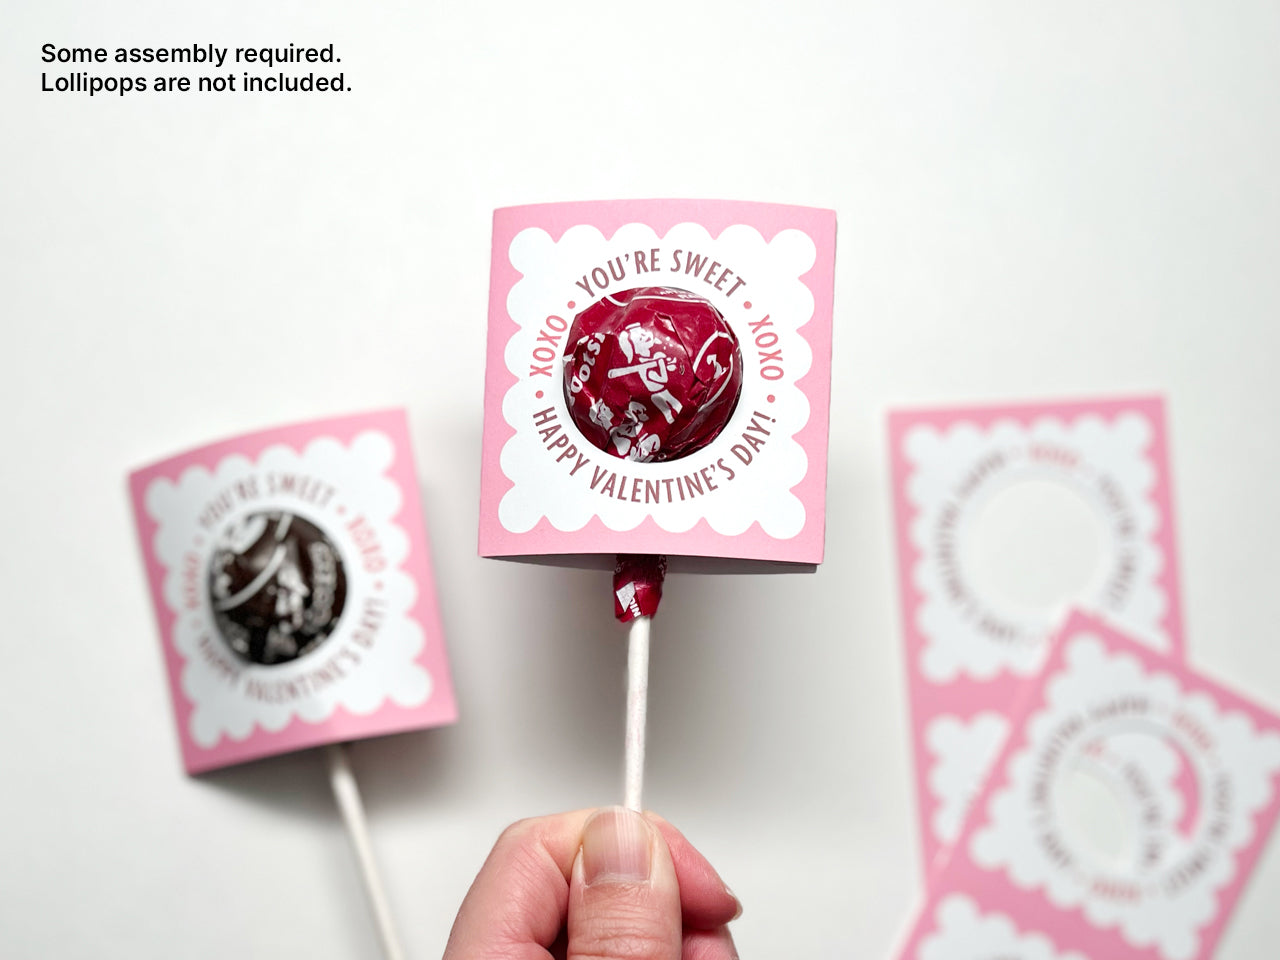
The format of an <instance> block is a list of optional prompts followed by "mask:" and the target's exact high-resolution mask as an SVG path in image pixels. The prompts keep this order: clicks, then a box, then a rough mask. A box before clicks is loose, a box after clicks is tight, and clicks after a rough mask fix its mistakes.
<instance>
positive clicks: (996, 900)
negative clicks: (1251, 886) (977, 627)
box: [901, 613, 1280, 960]
mask: <svg viewBox="0 0 1280 960" xmlns="http://www.w3.org/2000/svg"><path fill="white" fill-rule="evenodd" d="M1013 731H1014V732H1013V734H1012V735H1011V736H1010V737H1009V738H1008V740H1007V742H1006V743H1005V746H1004V747H1003V749H1002V750H1001V752H1000V754H999V756H998V757H997V759H996V762H995V764H994V770H993V774H992V776H991V777H990V779H989V780H988V781H987V784H986V786H985V787H984V788H983V790H982V791H981V793H980V794H979V796H978V798H977V800H976V801H975V802H974V804H973V808H972V810H971V811H970V815H969V818H968V819H967V820H966V822H965V825H964V828H963V830H962V832H961V834H960V837H959V839H958V841H957V842H956V844H955V846H954V848H953V849H952V850H951V851H949V852H948V853H947V854H946V855H945V861H946V862H945V865H944V867H943V869H942V870H941V872H940V873H939V874H938V875H937V876H936V877H935V878H934V880H933V882H932V884H931V889H930V893H929V898H928V901H927V903H926V904H925V906H924V908H923V910H922V911H921V913H920V915H919V917H918V918H917V920H916V922H915V925H914V927H913V929H912V931H911V933H910V936H909V939H908V941H907V945H906V948H905V949H904V951H903V952H902V954H901V956H902V958H903V960H987V958H991V957H1001V958H1003V957H1009V958H1011V960H1113V958H1117V957H1126V958H1133V960H1207V958H1209V957H1211V956H1213V951H1214V945H1215V944H1216V943H1217V941H1218V939H1219V937H1220V936H1221V935H1222V931H1223V928H1224V926H1225V924H1226V922H1227V919H1228V917H1229V916H1230V914H1231V912H1232V910H1233V909H1234V906H1235V903H1236V900H1237V899H1238V898H1239V895H1240V892H1241V890H1242V888H1243V886H1244V884H1245V882H1246V881H1247V879H1248V877H1249V875H1250V873H1251V872H1252V870H1253V867H1254V864H1255V862H1256V860H1257V858H1258V856H1259V854H1260V853H1261V851H1262V848H1263V845H1264V844H1265V842H1266V839H1267V837H1268V835H1269V833H1270V832H1271V830H1272V829H1273V827H1274V825H1275V821H1276V815H1277V812H1278V811H1280V716H1276V715H1275V714H1273V713H1271V712H1268V711H1266V710H1263V709H1261V708H1259V707H1257V706H1255V705H1254V704H1252V703H1249V702H1248V701H1246V700H1244V699H1243V698H1241V697H1239V696H1237V695H1235V694H1233V693H1231V692H1229V691H1227V690H1225V689H1223V688H1222V687H1220V686H1218V685H1217V684H1215V683H1212V682H1211V681H1209V680H1206V679H1204V678H1203V677H1201V676H1199V675H1197V674H1195V673H1193V672H1192V671H1191V670H1189V669H1187V668H1186V667H1185V666H1183V665H1182V664H1181V663H1180V662H1178V661H1177V660H1175V659H1173V658H1171V657H1168V656H1163V655H1161V654H1158V653H1155V652H1153V651H1152V650H1151V649H1150V647H1149V646H1146V645H1144V644H1143V643H1139V642H1135V641H1134V640H1133V639H1131V638H1129V637H1126V636H1123V635H1122V634H1121V633H1120V632H1118V631H1117V630H1115V629H1114V628H1112V627H1110V626H1108V625H1106V624H1105V623H1103V622H1102V621H1101V620H1099V619H1096V618H1093V617H1090V616H1087V615H1085V614H1082V613H1075V614H1073V615H1072V616H1071V617H1070V618H1069V619H1068V621H1067V623H1066V625H1065V626H1064V628H1063V630H1062V633H1061V636H1060V637H1059V639H1058V640H1057V641H1056V642H1055V643H1054V646H1053V652H1052V655H1051V658H1050V660H1049V662H1048V664H1047V665H1046V667H1045V670H1044V673H1043V674H1042V675H1041V677H1040V678H1039V680H1037V681H1035V682H1034V683H1033V684H1032V685H1031V686H1030V688H1029V690H1028V695H1027V696H1026V697H1025V698H1024V699H1023V700H1022V702H1021V706H1020V708H1019V710H1018V711H1017V712H1016V714H1015V715H1014V717H1013Z"/></svg>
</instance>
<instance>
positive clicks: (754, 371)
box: [480, 200, 835, 564]
mask: <svg viewBox="0 0 1280 960" xmlns="http://www.w3.org/2000/svg"><path fill="white" fill-rule="evenodd" d="M834 256H835V214H834V213H833V212H832V211H830V210H816V209H811V208H807V207H791V206H779V205H775V204H761V203H729V202H719V201H679V200H652V201H613V202H599V203H561V204H545V205H538V206H526V207H511V208H507V209H503V210H498V211H497V212H496V213H495V214H494V227H493V263H492V275H491V286H490V293H489V351H488V361H487V371H486V380H485V421H484V456H483V465H482V471H481V494H480V553H481V554H482V555H483V556H491V557H502V556H534V555H581V554H609V555H612V554H616V553H644V554H674V555H685V556H702V557H727V558H740V559H750V560H772V561H782V562H794V563H803V564H815V563H818V562H820V561H821V560H822V553H823V534H824V522H825V491H826V468H827V411H828V399H829V394H830V364H831V306H832V284H833V277H834ZM651 286H663V287H677V288H680V289H683V290H687V291H690V292H692V293H695V294H696V295H697V296H699V297H701V298H703V299H705V300H706V301H708V302H709V303H711V304H712V305H713V306H714V307H715V308H716V309H717V310H718V311H719V312H720V313H721V314H722V315H723V317H724V320H725V321H726V322H727V323H728V325H729V327H730V328H731V330H732V332H733V334H734V336H736V339H737V342H738V346H739V348H740V350H741V362H742V372H743V376H742V388H741V394H740V398H739V401H738V403H737V406H736V407H735V408H734V412H733V414H732V416H731V417H730V419H729V422H728V423H727V425H725V426H724V428H723V429H722V430H721V431H720V432H719V433H718V434H717V435H716V436H715V438H714V439H713V440H712V441H711V442H710V443H709V444H708V445H706V446H704V447H702V448H701V449H699V450H697V451H696V452H695V453H692V454H690V455H688V456H685V457H682V458H680V459H672V460H664V461H660V462H640V461H638V460H628V459H621V458H619V457H617V456H614V455H612V454H611V453H608V452H606V451H604V450H602V449H598V448H597V447H596V446H595V445H593V443H592V441H591V440H589V439H588V438H587V437H586V436H585V435H584V434H583V433H582V431H581V430H579V429H578V427H577V426H576V424H575V422H574V420H573V418H572V416H571V415H570V412H569V407H568V404H567V402H566V398H565V391H566V379H565V376H564V356H565V353H566V351H567V350H571V349H572V348H573V347H574V344H570V343H569V342H568V340H569V331H570V329H571V327H572V326H573V322H574V317H575V316H576V315H577V314H579V313H581V312H582V311H583V310H585V309H587V308H588V307H589V306H591V305H592V304H595V303H598V302H600V301H601V299H602V298H605V297H614V296H616V295H618V294H620V293H622V292H624V291H627V290H633V289H636V288H640V287H651ZM623 372H625V371H611V372H610V376H613V375H614V373H619V374H621V373H623ZM608 412H609V413H610V415H611V416H612V415H613V414H614V412H612V411H608ZM611 562H612V560H610V563H611Z"/></svg>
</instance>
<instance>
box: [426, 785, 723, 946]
mask: <svg viewBox="0 0 1280 960" xmlns="http://www.w3.org/2000/svg"><path fill="white" fill-rule="evenodd" d="M741 912H742V910H741V907H740V906H739V905H738V900H737V898H736V897H735V896H734V895H733V894H732V893H731V892H730V891H729V888H728V887H726V886H725V885H724V881H722V880H721V879H720V877H719V875H718V874H717V873H716V872H715V870H714V869H712V867H711V864H709V863H708V862H707V861H706V859H704V858H703V856H702V854H700V853H698V851H697V850H695V849H694V848H693V846H692V845H691V844H690V843H689V841H688V840H686V839H685V838H684V837H683V836H682V835H681V833H680V832H679V831H678V830H676V828H675V827H673V826H671V825H670V824H669V823H667V822H666V821H665V820H663V819H662V818H661V817H658V816H655V815H654V814H651V813H646V814H644V815H643V816H642V815H640V814H638V813H633V812H632V811H630V810H626V809H623V808H622V807H610V808H604V809H600V810H578V811H576V812H574V813H562V814H559V815H557V816H552V817H538V818H536V819H532V820H521V821H520V822H519V823H516V824H514V825H512V826H510V827H508V828H507V829H506V830H505V831H504V832H503V834H502V836H500V837H499V838H498V842H497V843H496V844H495V845H494V848H493V852H492V853H490V854H489V859H488V860H486V861H485V864H484V866H483V867H481V868H480V873H479V875H478V876H477V877H476V879H475V882H474V883H473V884H472V885H471V890H470V892H468V894H467V897H466V899H465V900H464V901H463V903H462V908H461V909H460V910H459V911H458V918H457V920H455V921H454V924H453V932H452V933H450V935H449V943H448V945H447V946H446V947H445V950H444V958H443V960H737V957H738V953H737V951H736V950H735V949H734V946H733V939H732V938H731V937H730V936H729V930H728V927H727V926H726V924H727V923H728V922H729V921H730V920H733V919H734V918H735V917H737V916H738V914H739V913H741Z"/></svg>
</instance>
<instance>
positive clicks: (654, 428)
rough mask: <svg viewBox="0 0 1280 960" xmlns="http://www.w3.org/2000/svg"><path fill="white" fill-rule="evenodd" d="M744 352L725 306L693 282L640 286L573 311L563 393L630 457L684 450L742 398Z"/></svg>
mask: <svg viewBox="0 0 1280 960" xmlns="http://www.w3.org/2000/svg"><path fill="white" fill-rule="evenodd" d="M741 389H742V354H741V352H740V351H739V349H738V338H737V337H735V336H734V334H733V330H731V329H730V327H729V325H728V324H727V323H726V322H725V319H724V317H723V316H721V314H720V311H719V310H717V309H716V308H715V307H713V306H712V305H711V304H710V303H708V302H707V301H706V300H704V299H702V298H701V297H699V296H696V295H694V294H692V293H689V292H688V291H687V290H678V289H676V288H674V287H638V288H636V289H633V290H625V291H623V292H621V293H618V294H616V295H612V296H607V297H605V298H603V299H602V300H600V301H598V302H596V303H594V304H592V305H591V306H590V307H588V308H587V309H586V310H584V311H582V313H580V314H578V316H577V317H576V318H575V319H574V321H573V327H572V329H571V330H570V331H569V352H568V353H567V354H566V355H565V366H564V394H565V401H566V402H567V403H568V405H569V413H570V414H571V415H572V417H573V420H574V422H575V423H576V424H577V425H578V429H580V430H581V431H582V433H583V435H584V436H586V437H587V439H588V440H590V441H591V442H592V443H594V444H595V445H596V446H597V447H599V448H600V449H601V450H604V451H607V452H608V453H611V454H613V455H614V456H617V457H622V458H624V459H627V460H638V461H640V462H649V461H652V460H678V459H679V458H681V457H684V456H688V455H689V454H691V453H693V452H694V451H696V450H698V449H700V448H702V447H704V446H706V444H708V443H710V442H711V441H712V440H713V439H714V438H715V437H716V435H717V434H718V433H719V432H720V431H721V429H722V428H723V427H724V425H725V424H726V423H728V422H729V417H730V416H732V415H733V409H734V407H736V406H737V405H738V393H739V391H740V390H741Z"/></svg>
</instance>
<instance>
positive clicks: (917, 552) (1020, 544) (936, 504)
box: [889, 397, 1182, 871]
mask: <svg viewBox="0 0 1280 960" xmlns="http://www.w3.org/2000/svg"><path fill="white" fill-rule="evenodd" d="M889 442H890V447H891V451H890V452H891V462H892V469H893V494H894V507H895V514H896V535H897V544H898V564H899V577H898V579H899V586H900V591H901V602H902V625H903V633H904V637H905V652H906V658H907V667H908V678H909V694H910V702H911V721H912V724H911V725H912V740H913V746H914V752H915V779H916V792H917V797H918V805H919V816H920V824H921V834H922V837H923V854H924V859H925V867H926V871H928V870H930V869H931V868H932V865H933V863H934V861H935V859H936V857H937V855H938V853H939V851H941V850H942V849H943V848H945V847H946V846H947V845H949V844H950V843H952V842H954V840H955V839H956V837H957V836H958V834H959V830H960V825H961V823H962V822H963V819H964V814H965V811H966V809H967V806H968V803H969V801H970V800H971V798H972V796H973V794H974V793H975V792H976V790H977V789H978V788H979V787H980V786H981V784H982V782H983V781H984V779H985V777H986V774H987V772H988V770H989V769H990V763H991V761H992V760H993V759H994V757H995V755H996V752H997V751H998V750H999V748H1000V746H1001V745H1002V744H1003V742H1004V740H1005V738H1006V736H1007V735H1008V733H1009V730H1010V727H1009V723H1008V719H1007V711H1008V710H1009V709H1010V708H1011V707H1012V706H1013V703H1014V700H1015V698H1016V696H1017V694H1018V691H1019V690H1020V689H1021V688H1022V687H1023V685H1024V684H1025V683H1026V681H1027V680H1028V679H1029V678H1031V677H1034V676H1035V675H1036V673H1037V671H1038V670H1039V669H1040V667H1041V665H1042V664H1043V663H1044V659H1045V656H1046V654H1047V650H1048V640H1049V637H1050V636H1051V635H1052V632H1053V631H1054V630H1055V629H1056V627H1057V625H1058V623H1059V622H1060V618H1061V616H1062V615H1063V613H1064V612H1065V610H1066V609H1067V606H1068V605H1069V604H1078V605H1080V606H1083V607H1085V608H1087V609H1090V610H1094V611H1097V612H1099V613H1101V614H1104V615H1105V616H1106V617H1107V618H1108V619H1109V620H1113V621H1114V622H1116V623H1118V624H1122V625H1123V626H1124V627H1125V629H1126V630H1128V631H1129V632H1130V633H1131V634H1132V635H1133V636H1135V637H1136V638H1138V639H1139V640H1140V641H1141V642H1143V643H1146V644H1147V645H1149V646H1150V647H1151V648H1153V649H1155V650H1159V651H1163V652H1165V653H1169V654H1172V655H1174V656H1178V657H1180V656H1181V651H1182V630H1181V615H1180V603H1179V592H1178V580H1177V553H1176V545H1175V539H1174V524H1173V509H1172V495H1171V490H1170V482H1169V464H1168V447H1167V441H1166V436H1165V423H1164V407H1163V404H1162V402H1161V401H1160V400H1159V399H1158V398H1154V397H1139V398H1133V399H1119V400H1106V401H1078V402H1070V403H1056V404H1024V405H1008V406H992V407H973V408H958V409H947V408H943V409H933V410H914V411H899V412H895V413H893V414H891V416H890V418H889Z"/></svg>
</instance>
